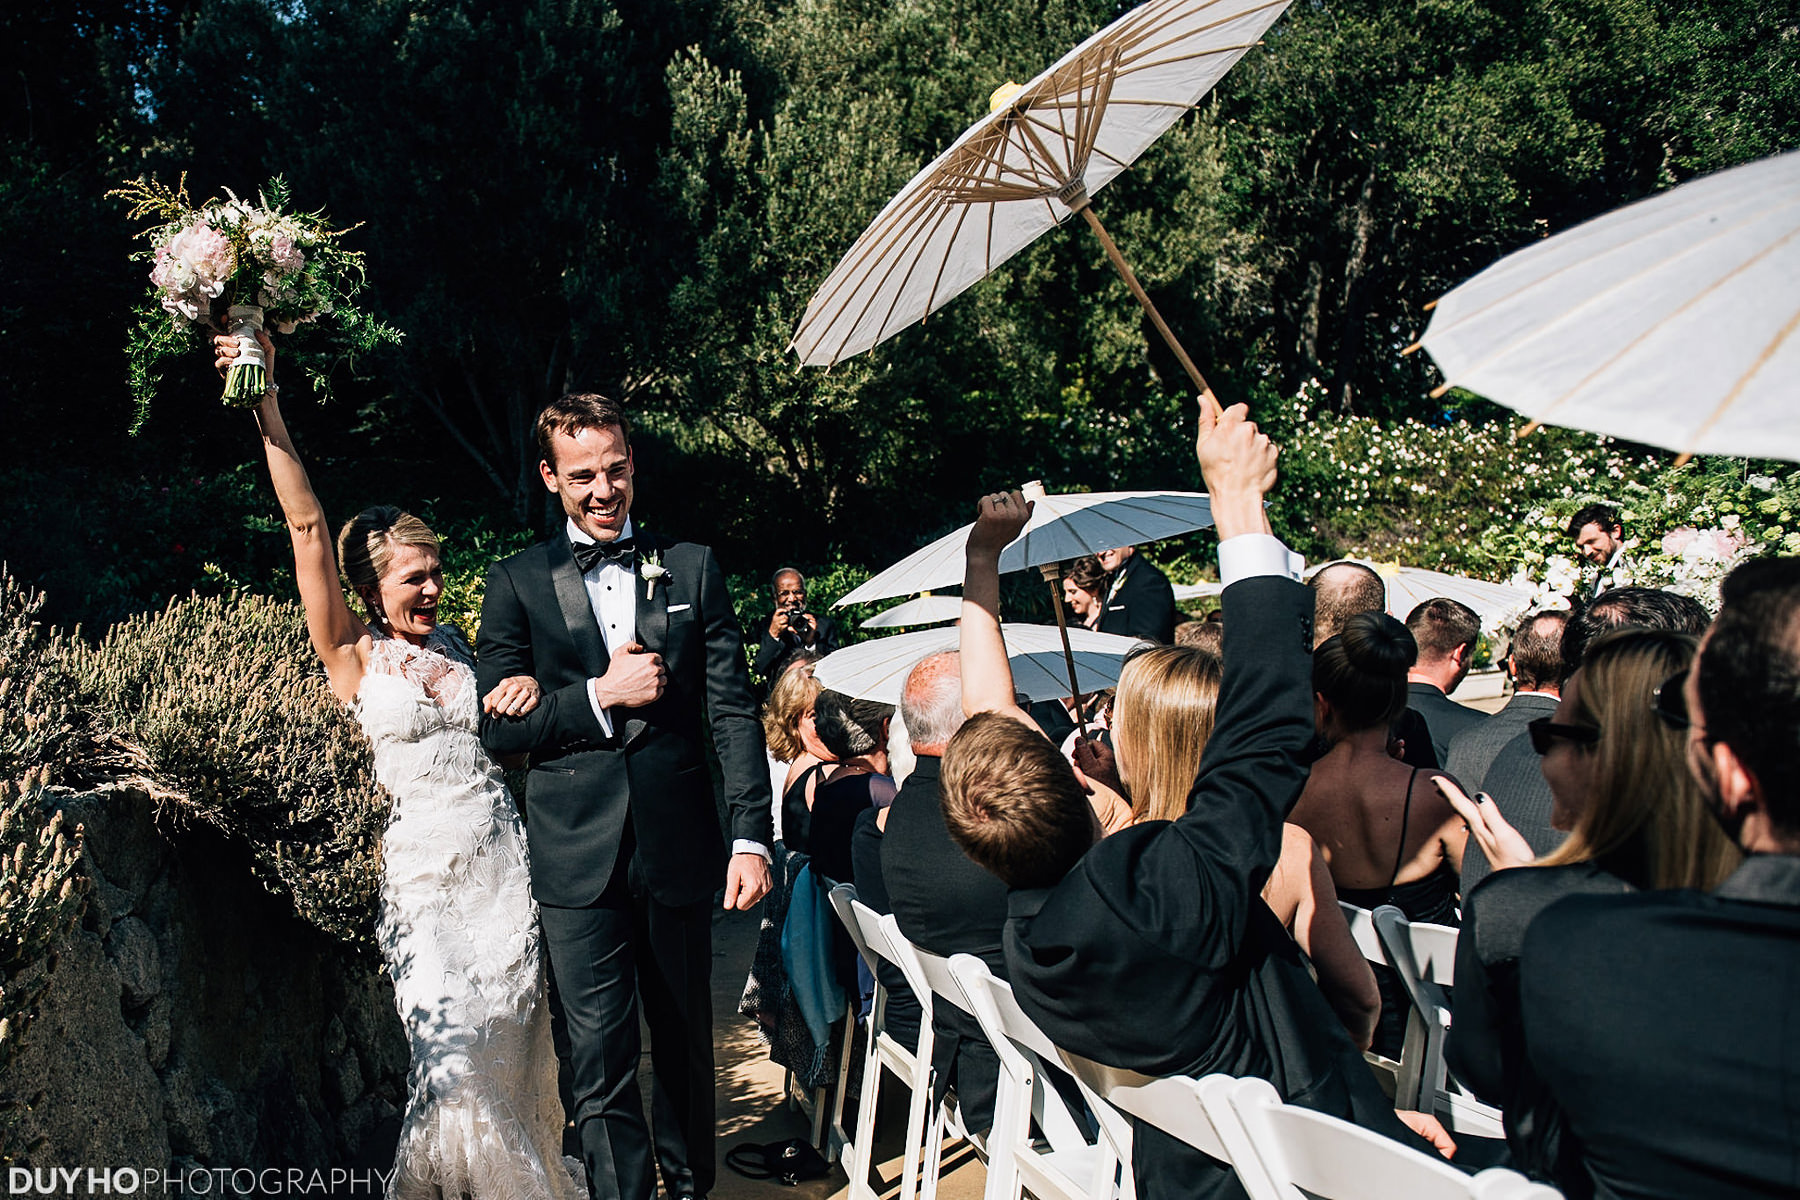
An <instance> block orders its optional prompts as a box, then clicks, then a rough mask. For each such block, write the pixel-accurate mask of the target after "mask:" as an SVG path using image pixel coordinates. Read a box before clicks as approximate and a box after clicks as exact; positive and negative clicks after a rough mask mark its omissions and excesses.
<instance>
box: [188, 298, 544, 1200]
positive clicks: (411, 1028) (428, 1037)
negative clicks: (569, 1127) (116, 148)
mask: <svg viewBox="0 0 1800 1200" xmlns="http://www.w3.org/2000/svg"><path fill="white" fill-rule="evenodd" d="M257 337H258V340H259V341H261V343H262V349H263V354H264V355H265V356H266V357H267V361H268V365H269V378H270V380H271V382H270V384H269V390H268V392H267V393H266V394H264V396H263V398H262V402H261V404H259V405H258V406H257V409H256V420H257V425H258V426H259V428H260V429H261V432H262V440H263V448H264V450H265V452H266V454H267V457H268V462H269V475H270V477H271V479H272V480H273V481H274V484H275V496H276V498H277V499H278V500H279V501H280V503H281V510H282V514H283V516H284V517H285V518H286V520H287V527H288V533H289V534H290V535H291V536H292V538H293V543H294V574H295V576H296V579H297V581H298V583H299V586H300V599H301V602H302V604H303V605H304V607H305V609H306V627H307V632H308V633H309V634H310V635H311V638H312V644H313V649H314V650H316V651H317V652H318V654H319V657H320V658H321V659H323V660H324V662H325V673H326V675H327V676H328V677H329V679H330V681H331V690H332V691H333V692H334V693H336V695H337V697H338V699H339V700H340V701H342V702H343V703H344V704H345V705H347V706H348V707H349V708H350V709H351V711H353V712H354V713H355V714H356V717H357V720H358V721H359V722H361V724H362V728H363V731H364V732H365V733H366V734H367V735H368V738H369V741H370V742H371V743H372V744H373V746H374V751H375V776H376V778H377V779H379V780H380V781H381V783H382V785H383V786H385V787H386V788H387V790H388V792H389V793H390V794H391V795H392V796H393V799H394V807H393V812H392V814H391V815H390V816H389V818H388V827H387V832H386V834H385V835H384V836H383V838H382V847H381V850H382V864H383V865H382V877H381V914H380V920H379V923H378V926H377V930H378V934H379V938H380V943H381V950H382V956H383V958H384V959H385V960H386V963H387V968H388V972H389V974H390V975H391V976H392V977H393V981H394V999H395V1002H396V1004H397V1005H398V1007H399V1010H400V1018H401V1020H402V1021H403V1022H404V1023H405V1025H406V1031H407V1035H408V1038H409V1040H410V1042H411V1044H412V1066H411V1069H410V1071H409V1084H410V1086H409V1093H410V1094H409V1097H408V1100H407V1106H406V1120H405V1124H404V1126H403V1127H402V1129H401V1133H400V1144H399V1153H398V1157H397V1159H396V1162H395V1164H394V1166H395V1171H394V1176H393V1180H392V1182H391V1183H390V1184H389V1195H390V1196H392V1197H394V1198H395V1200H413V1198H414V1197H418V1198H421V1200H426V1198H429V1200H435V1198H436V1197H439V1196H469V1197H474V1198H475V1200H482V1198H485V1197H502V1196H504V1197H507V1198H508V1200H511V1198H513V1197H521V1198H526V1197H528V1198H531V1200H573V1198H574V1197H575V1196H576V1191H575V1188H574V1184H573V1182H572V1180H571V1178H570V1175H569V1173H568V1171H567V1170H566V1168H565V1167H564V1165H563V1160H562V1128H563V1114H562V1106H561V1103H560V1102H559V1101H558V1099H557V1089H556V1054H555V1051H554V1050H553V1048H552V1046H551V1039H550V1014H549V1009H548V1006H547V1001H546V998H545V993H544V968H543V965H542V958H541V954H540V950H539V937H538V923H537V922H538V918H537V908H536V905H535V904H534V903H533V902H532V899H531V890H530V879H529V875H528V872H527V866H526V850H525V833H524V829H523V828H522V826H521V824H520V821H519V815H518V812H517V810H516V809H515V808H514V806H513V801H512V797H511V795H510V794H509V793H508V792H507V790H506V784H505V782H504V780H503V779H502V777H501V774H500V769H499V768H498V767H497V766H496V765H495V764H494V762H493V761H492V760H491V759H489V758H488V756H487V754H486V753H485V752H484V751H483V750H482V748H481V742H480V739H479V737H478V736H477V732H476V724H477V720H478V715H477V712H476V698H475V674H474V671H473V669H472V668H473V656H472V655H471V654H470V651H469V646H468V643H467V642H466V641H464V640H463V638H462V636H461V635H460V634H459V633H457V631H456V630H455V629H454V628H453V627H451V626H448V625H440V624H439V623H438V619H437V617H438V614H437V604H438V597H439V596H440V595H441V594H442V592H443V589H444V576H443V570H442V568H441V566H440V565H439V560H438V541H437V537H436V535H434V534H433V533H432V532H431V530H430V529H428V528H426V526H425V523H424V522H422V521H420V520H419V519H418V518H417V517H415V516H412V515H411V514H409V513H405V512H402V511H400V510H399V509H397V508H391V507H380V508H371V509H368V510H366V511H364V512H361V513H358V514H357V515H356V516H355V517H354V518H352V519H351V521H350V522H349V523H348V524H347V525H345V526H344V528H343V531H342V532H341V533H340V534H339V535H338V558H339V559H341V562H342V566H343V573H344V580H345V582H347V583H348V584H349V585H350V587H351V589H352V590H354V591H355V592H356V594H357V595H358V596H359V597H360V598H361V600H362V603H363V605H364V607H365V609H366V611H367V614H368V618H367V621H366V622H365V621H364V620H362V619H360V618H358V617H357V615H356V614H355V613H353V612H351V611H350V608H349V606H348V605H347V604H346V603H345V601H344V592H343V589H342V588H341V587H340V586H339V583H338V565H337V563H336V562H334V560H333V556H332V547H331V541H330V536H329V532H328V530H327V527H326V524H325V514H324V511H323V510H322V509H321V508H320V505H319V500H318V497H317V496H315V495H314V494H313V490H312V484H311V483H310V482H309V481H308V480H307V477H306V469H305V468H304V467H303V466H301V465H300V459H299V456H298V455H297V454H296V453H295V451H294V444H293V442H292V440H291V439H290V438H289V437H288V433H287V427H286V426H285V424H284V423H283V422H282V419H281V410H280V409H279V408H278V407H277V405H276V399H275V396H276V393H275V385H274V383H273V379H274V361H275V348H274V346H273V345H272V344H270V342H269V339H268V337H267V335H265V334H260V333H259V334H258V335H257ZM213 341H214V347H215V350H216V365H217V366H218V367H219V368H220V370H221V371H223V370H224V369H225V368H227V367H229V366H230V365H231V360H232V359H234V358H235V357H236V356H237V349H236V344H235V341H234V340H233V339H232V338H230V337H226V336H223V335H221V336H218V337H215V338H214V339H213ZM537 703H538V687H537V683H536V681H534V680H532V679H531V678H530V677H528V676H514V677H512V678H510V679H507V680H504V681H502V682H501V684H500V685H499V686H498V687H496V688H495V689H494V690H493V691H492V692H490V693H489V694H488V695H487V696H486V697H485V698H484V699H483V700H482V704H483V706H485V707H486V708H487V710H488V711H490V712H498V713H504V714H507V715H517V714H522V713H526V712H530V711H531V710H532V709H533V708H535V707H536V706H537Z"/></svg>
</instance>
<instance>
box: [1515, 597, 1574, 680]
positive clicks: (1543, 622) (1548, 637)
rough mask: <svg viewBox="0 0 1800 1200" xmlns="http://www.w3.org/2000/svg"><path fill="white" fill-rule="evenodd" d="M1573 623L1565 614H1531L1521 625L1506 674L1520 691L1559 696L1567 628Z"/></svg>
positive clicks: (1553, 612)
mask: <svg viewBox="0 0 1800 1200" xmlns="http://www.w3.org/2000/svg"><path fill="white" fill-rule="evenodd" d="M1568 623H1569V614H1568V613H1564V612H1556V611H1550V612H1537V613H1531V614H1529V615H1527V616H1526V618H1525V619H1524V620H1523V621H1521V622H1519V631H1518V632H1517V633H1515V634H1513V640H1512V649H1511V650H1509V651H1507V654H1506V673H1507V674H1508V675H1511V676H1512V681H1513V688H1514V690H1515V691H1520V692H1549V693H1550V694H1551V695H1553V696H1554V695H1555V694H1556V690H1557V681H1558V680H1560V679H1561V678H1562V640H1563V629H1564V627H1565V626H1567V625H1568Z"/></svg>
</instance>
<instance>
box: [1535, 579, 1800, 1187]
mask: <svg viewBox="0 0 1800 1200" xmlns="http://www.w3.org/2000/svg"><path fill="white" fill-rule="evenodd" d="M1607 594H1608V595H1611V594H1612V593H1607ZM1721 594H1722V597H1723V600H1724V604H1723V606H1722V608H1721V609H1720V612H1719V616H1718V620H1717V621H1716V622H1715V623H1714V625H1713V627H1712V629H1711V631H1710V632H1708V633H1707V635H1706V638H1705V640H1704V642H1703V643H1702V644H1701V648H1700V654H1699V657H1698V658H1697V659H1696V660H1695V663H1694V666H1693V669H1692V670H1690V671H1687V672H1684V673H1683V674H1684V675H1685V676H1686V679H1685V680H1683V679H1682V676H1681V675H1677V676H1676V677H1675V678H1674V679H1673V680H1671V681H1670V683H1669V684H1668V685H1667V686H1666V687H1665V688H1664V689H1663V690H1662V691H1661V693H1659V695H1658V698H1657V707H1658V711H1659V712H1661V713H1662V714H1663V715H1664V719H1665V720H1667V721H1669V723H1670V724H1674V725H1685V726H1686V727H1687V737H1688V766H1689V768H1690V770H1691V771H1692V773H1693V775H1694V778H1695V779H1696V780H1697V781H1698V782H1699V784H1700V788H1701V791H1702V794H1703V795H1704V796H1705V798H1706V800H1707V803H1708V805H1709V807H1710V808H1711V809H1712V811H1713V813H1714V815H1715V816H1716V817H1717V818H1718V820H1719V823H1720V825H1721V826H1723V827H1724V829H1725V831H1726V832H1727V833H1728V834H1729V835H1731V836H1732V838H1733V839H1734V840H1735V841H1736V842H1737V843H1738V845H1739V846H1741V847H1743V849H1744V851H1745V853H1746V854H1747V855H1748V856H1749V857H1747V858H1746V859H1745V860H1744V862H1743V865H1742V866H1740V867H1739V868H1738V869H1737V871H1736V872H1735V873H1734V874H1733V875H1732V876H1731V877H1730V878H1728V879H1727V880H1726V881H1725V882H1724V883H1722V884H1720V885H1719V886H1718V887H1716V888H1714V889H1713V891H1712V892H1711V893H1710V894H1708V893H1702V892H1698V891H1693V890H1680V891H1667V892H1645V893H1640V894H1637V895H1628V896H1606V897H1601V896H1578V897H1571V898H1569V899H1567V900H1564V901H1561V902H1560V903H1557V904H1554V905H1552V906H1551V907H1550V908H1548V909H1546V910H1545V911H1544V912H1543V913H1542V914H1541V915H1540V916H1539V917H1538V918H1537V920H1536V921H1534V922H1532V925H1531V928H1530V929H1529V930H1528V931H1527V933H1526V935H1525V945H1524V950H1523V953H1522V956H1521V958H1520V973H1519V987H1520V1002H1521V1006H1522V1007H1521V1011H1522V1015H1523V1018H1524V1027H1525V1040H1526V1046H1527V1049H1528V1052H1529V1054H1530V1056H1531V1062H1532V1066H1533V1067H1534V1068H1535V1069H1536V1070H1537V1073H1538V1075H1539V1076H1540V1078H1542V1080H1543V1081H1544V1083H1545V1084H1546V1085H1547V1086H1548V1087H1549V1089H1550V1093H1551V1095H1552V1096H1553V1097H1554V1098H1555V1100H1556V1103H1557V1104H1558V1105H1559V1106H1560V1107H1561V1109H1562V1111H1563V1113H1564V1114H1565V1115H1566V1117H1567V1119H1568V1125H1569V1130H1570V1132H1571V1133H1572V1134H1573V1135H1574V1136H1575V1137H1576V1138H1578V1139H1579V1140H1580V1142H1581V1147H1582V1168H1583V1170H1584V1172H1585V1175H1586V1178H1582V1179H1568V1180H1562V1179H1559V1180H1557V1183H1558V1184H1560V1185H1561V1186H1562V1187H1563V1188H1564V1189H1565V1191H1568V1192H1569V1194H1571V1195H1574V1194H1577V1193H1578V1192H1579V1193H1587V1192H1590V1191H1591V1192H1593V1193H1594V1194H1597V1195H1606V1196H1643V1197H1678V1196H1679V1197H1688V1196H1707V1197H1720V1198H1724V1200H1732V1198H1734V1197H1752V1196H1758V1197H1760V1196H1778V1195H1781V1196H1785V1195H1792V1194H1794V1191H1795V1190H1796V1188H1797V1187H1800V1150H1797V1148H1796V1147H1797V1145H1800V1144H1797V1143H1796V1141H1795V1137H1794V1130H1795V1128H1796V1126H1797V1125H1800V1029H1797V1028H1796V1026H1795V1023H1794V1020H1793V1013H1794V1005H1795V1001H1796V998H1797V990H1800V989H1797V987H1796V981H1797V980H1800V633H1797V632H1796V631H1800V559H1792V558H1785V559H1765V560H1762V561H1758V562H1752V563H1748V564H1746V565H1744V566H1742V567H1739V568H1738V569H1737V570H1736V571H1734V572H1732V574H1731V576H1730V577H1729V578H1728V579H1727V580H1726V581H1725V586H1724V587H1723V589H1721ZM1604 598H1605V597H1604V596H1603V597H1602V599H1604Z"/></svg>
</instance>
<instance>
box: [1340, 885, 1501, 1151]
mask: <svg viewBox="0 0 1800 1200" xmlns="http://www.w3.org/2000/svg"><path fill="white" fill-rule="evenodd" d="M1372 916H1373V920H1374V923H1375V935H1376V937H1378V938H1379V939H1380V940H1381V949H1382V953H1383V955H1384V956H1385V957H1386V959H1387V963H1388V965H1389V966H1391V967H1393V969H1394V971H1395V973H1396V974H1398V975H1399V976H1400V983H1401V985H1402V986H1404V987H1405V988H1406V995H1407V999H1408V1000H1410V1001H1411V1009H1412V1011H1411V1012H1409V1013H1408V1014H1407V1017H1406V1042H1405V1046H1404V1049H1403V1050H1402V1051H1401V1054H1400V1075H1399V1083H1398V1085H1397V1089H1396V1093H1395V1097H1394V1103H1395V1105H1396V1106H1397V1107H1400V1108H1416V1109H1418V1110H1419V1111H1420V1112H1427V1113H1432V1114H1434V1115H1436V1116H1437V1117H1438V1118H1439V1119H1440V1120H1442V1121H1443V1122H1444V1125H1445V1126H1446V1127H1447V1128H1449V1129H1450V1130H1451V1131H1452V1132H1453V1133H1470V1134H1475V1135H1477V1136H1480V1137H1501V1136H1504V1134H1505V1128H1504V1126H1503V1125H1502V1122H1501V1117H1500V1110H1499V1109H1497V1108H1495V1107H1493V1106H1492V1105H1489V1104H1483V1103H1482V1102H1481V1101H1479V1100H1477V1099H1475V1097H1473V1096H1471V1095H1469V1094H1468V1093H1467V1092H1465V1091H1463V1090H1462V1089H1461V1088H1460V1087H1458V1086H1456V1084H1455V1083H1454V1081H1453V1080H1452V1079H1451V1077H1450V1072H1449V1069H1448V1068H1447V1067H1446V1066H1445V1065H1444V1043H1445V1040H1446V1038H1447V1037H1448V1035H1449V1033H1450V1021H1451V1011H1450V1001H1451V996H1450V991H1449V989H1450V987H1451V986H1452V985H1453V984H1454V983H1455V981H1456V937H1457V932H1456V930H1454V929H1452V928H1450V927H1449V926H1447V925H1432V924H1427V923H1426V922H1424V921H1408V920H1407V919H1406V916H1405V914H1403V913H1402V912H1401V911H1400V910H1399V909H1398V908H1395V907H1394V906H1393V905H1391V904H1384V905H1382V906H1381V907H1380V908H1378V909H1376V910H1375V912H1374V913H1373V914H1372Z"/></svg>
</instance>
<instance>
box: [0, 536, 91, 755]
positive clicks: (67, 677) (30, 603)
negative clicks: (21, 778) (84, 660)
mask: <svg viewBox="0 0 1800 1200" xmlns="http://www.w3.org/2000/svg"><path fill="white" fill-rule="evenodd" d="M43 606H44V597H43V595H42V594H41V593H39V592H35V591H33V590H31V589H30V588H27V587H25V586H24V585H22V584H20V583H19V582H18V581H17V580H15V579H14V578H13V577H12V576H11V574H9V573H8V572H7V571H6V569H5V568H4V567H0V711H4V712H5V714H6V718H5V720H0V778H7V779H11V778H16V777H17V776H18V775H20V774H22V773H23V772H25V771H27V770H30V769H32V768H34V767H49V768H53V769H57V770H60V769H62V768H63V766H64V765H65V764H67V763H68V762H69V761H70V760H71V759H73V758H75V757H77V756H78V754H79V749H80V746H81V743H82V742H83V739H84V736H85V734H86V732H87V729H88V724H89V722H88V718H87V715H86V713H85V712H84V711H83V709H82V706H81V700H80V697H79V695H78V690H79V689H78V688H77V685H76V682H75V677H74V675H73V674H72V673H71V671H70V666H69V663H70V657H71V650H72V647H71V645H70V643H69V641H68V639H66V638H64V637H63V636H61V635H60V634H58V633H56V632H55V631H54V630H46V629H45V628H44V627H43V626H42V625H41V624H39V622H38V620H37V617H38V613H39V612H40V611H41V610H42V608H43Z"/></svg>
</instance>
